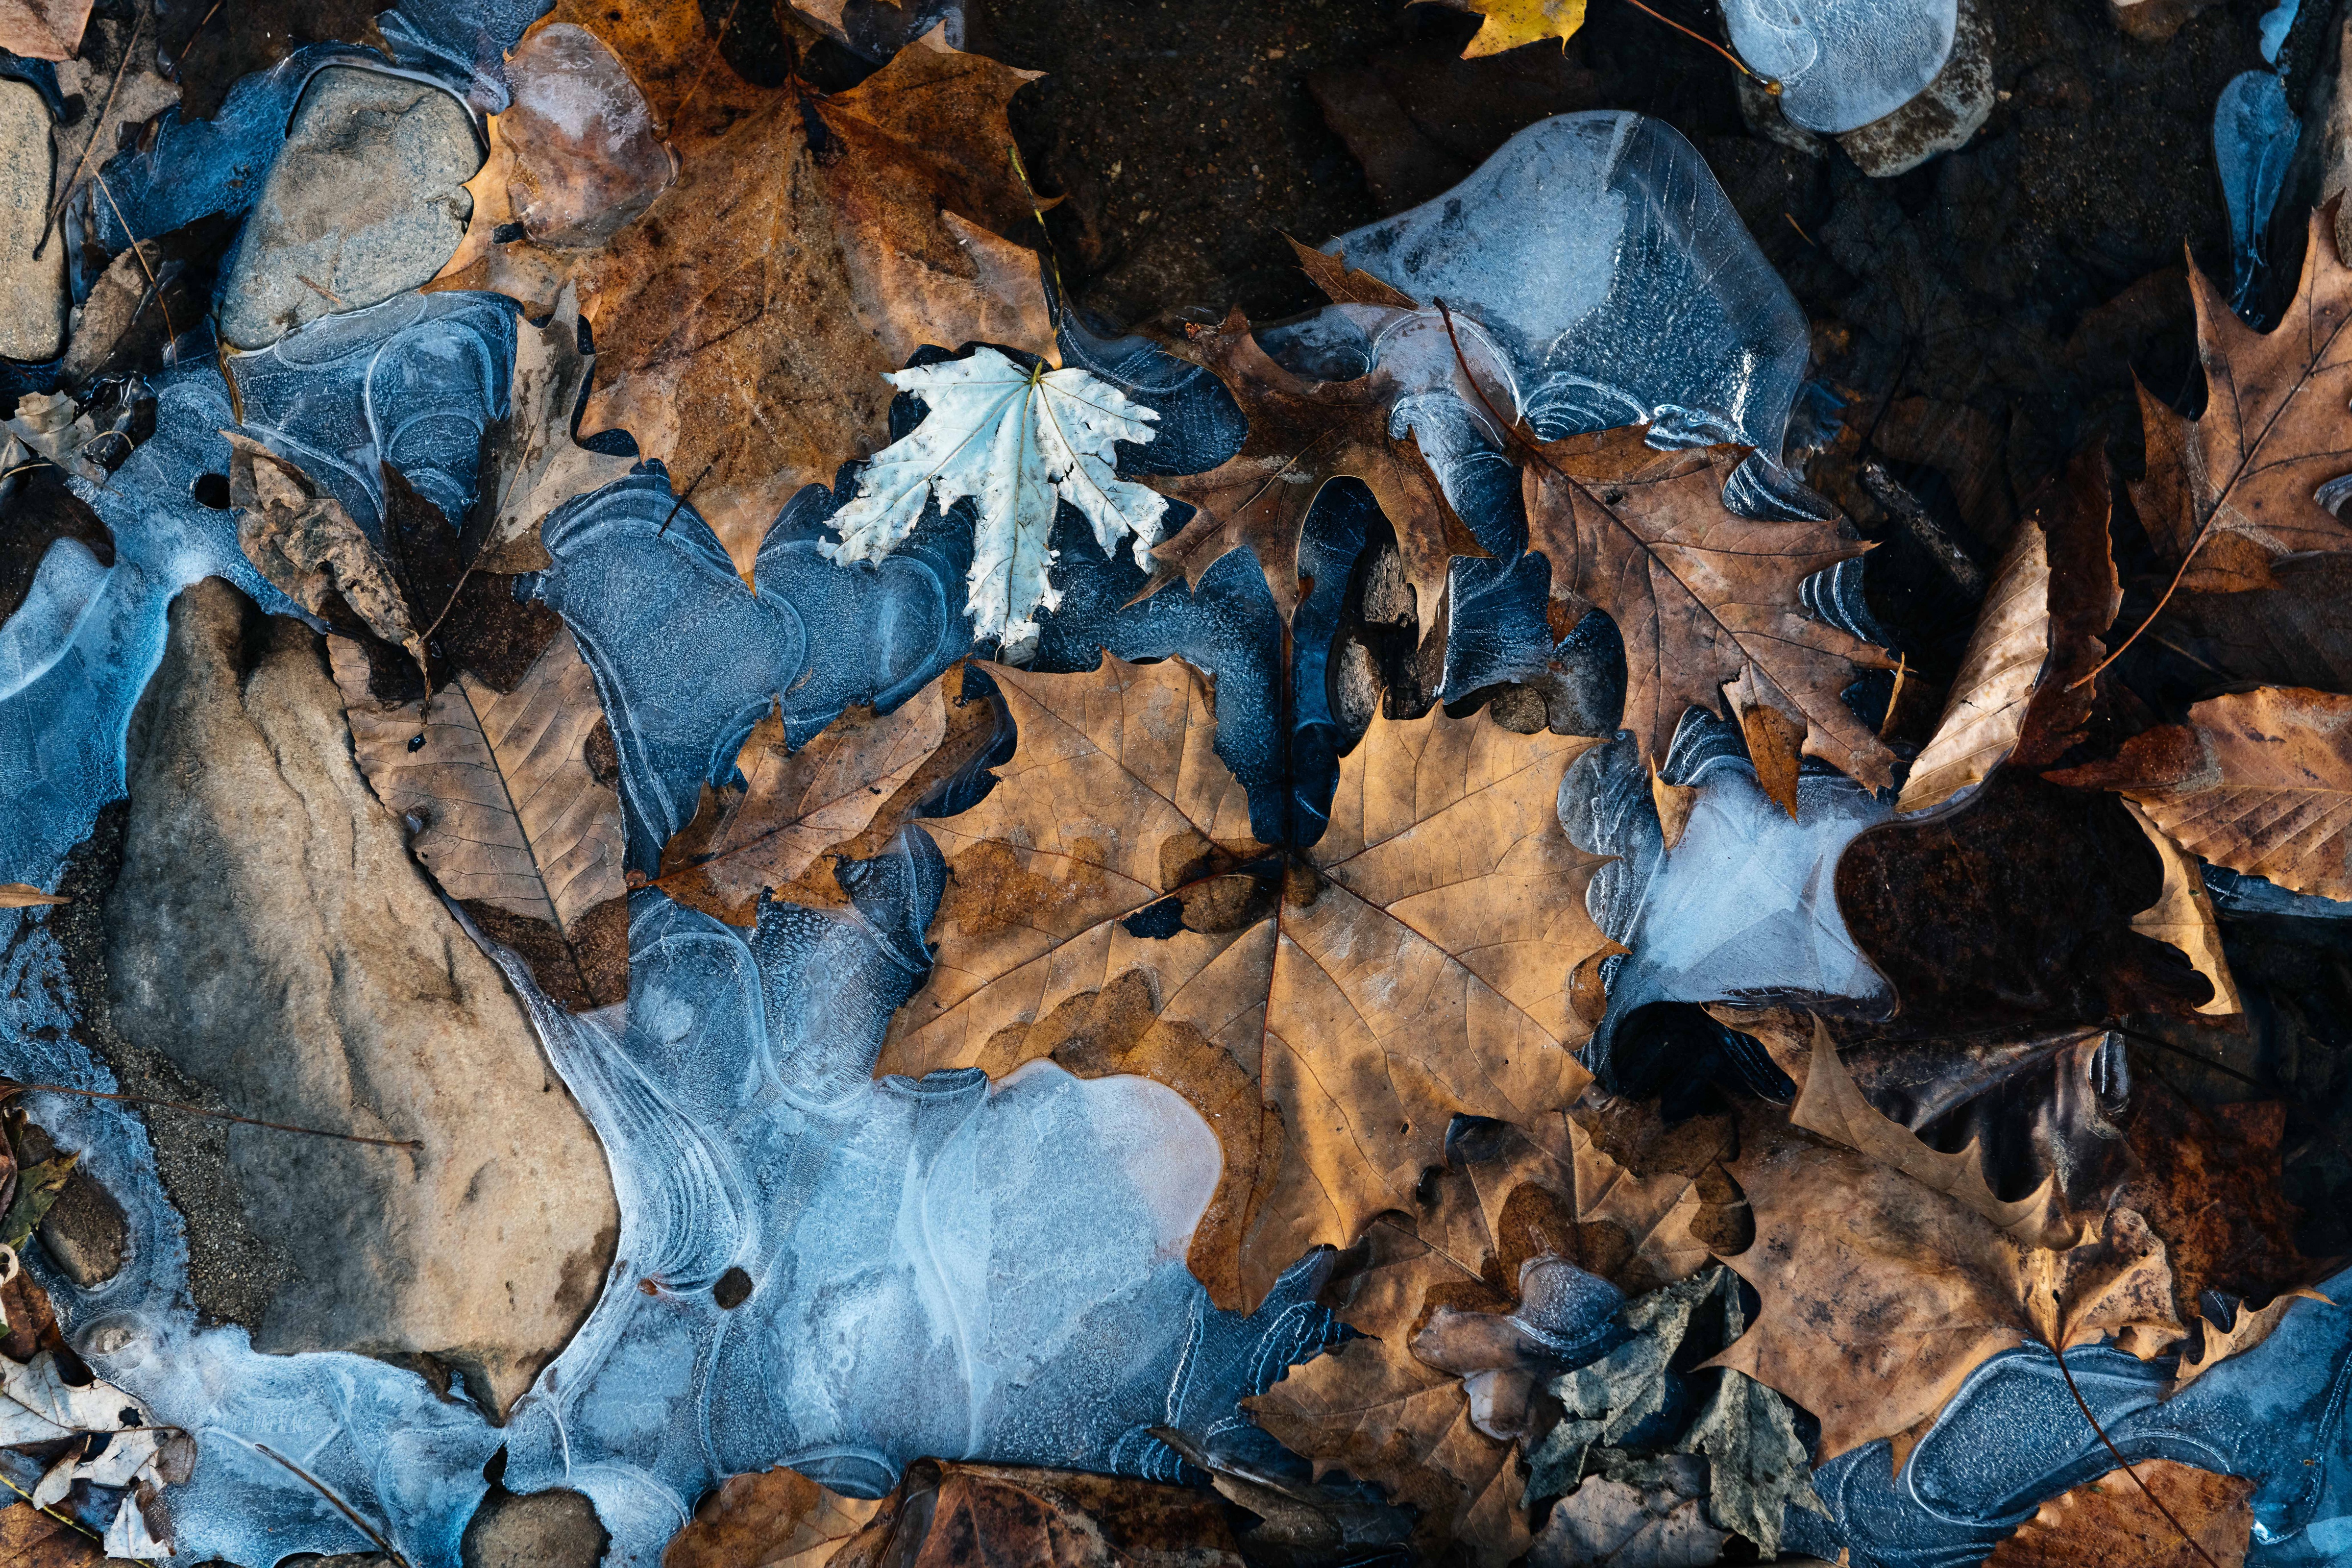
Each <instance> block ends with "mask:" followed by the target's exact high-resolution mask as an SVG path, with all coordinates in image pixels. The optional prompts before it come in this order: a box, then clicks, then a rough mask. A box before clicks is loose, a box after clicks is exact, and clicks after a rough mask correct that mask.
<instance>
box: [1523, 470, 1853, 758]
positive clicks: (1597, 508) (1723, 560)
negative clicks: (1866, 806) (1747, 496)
mask: <svg viewBox="0 0 2352 1568" xmlns="http://www.w3.org/2000/svg"><path fill="white" fill-rule="evenodd" d="M1740 455H1741V454H1740V449H1739V448H1738V447H1704V448H1697V449H1686V450H1682V451H1671V452H1662V451H1659V450H1657V449H1656V448H1654V447H1649V446H1647V445H1645V444H1644V443H1643V428H1642V427H1640V426H1629V427H1627V428H1624V429H1619V430H1604V431H1601V432H1599V433H1598V434H1594V435H1586V436H1570V437H1567V438H1566V439H1564V440H1559V441H1554V442H1551V443H1549V444H1548V445H1546V446H1544V447H1539V448H1538V449H1537V454H1536V458H1535V460H1533V461H1530V462H1529V463H1528V465H1527V467H1526V468H1525V470H1524V473H1523V479H1522V482H1523V483H1524V484H1525V486H1526V489H1527V500H1528V546H1529V548H1530V549H1534V550H1538V551H1541V552H1543V553H1544V554H1545V555H1546V556H1547V557H1549V560H1550V562H1551V574H1552V575H1551V597H1552V608H1551V615H1552V618H1553V623H1554V625H1555V626H1556V627H1557V628H1559V630H1561V631H1562V632H1565V630H1566V629H1567V628H1568V627H1569V626H1573V625H1574V624H1575V622H1576V621H1577V619H1578V618H1580V616H1582V615H1583V613H1584V611H1585V610H1586V609H1588V608H1591V609H1599V610H1601V611H1604V612H1605V613H1607V615H1608V616H1609V617H1610V619H1612V621H1614V622H1616V624H1617V630H1618V633H1619V635H1620V636H1621V637H1623V639H1624V643H1625V718H1624V723H1625V727H1626V728H1627V729H1629V730H1631V731H1633V734H1634V736H1635V737H1636V738H1637V739H1638V740H1639V741H1640V742H1641V744H1642V747H1643V753H1644V754H1645V755H1646V756H1648V757H1649V758H1650V759H1652V760H1653V761H1655V760H1657V759H1661V758H1663V757H1664V756H1665V754H1666V747H1667V745H1668V744H1669V742H1672V740H1673V738H1674V732H1675V726H1676V725H1678V724H1679V723H1680V722H1681V721H1682V716H1683V710H1685V708H1689V707H1694V706H1696V707H1702V708H1706V709H1708V710H1715V708H1716V705H1717V692H1718V691H1719V690H1720V689H1722V688H1723V687H1724V686H1725V685H1726V684H1727V683H1728V682H1731V681H1734V680H1738V679H1742V678H1743V676H1745V675H1747V673H1748V671H1749V670H1751V669H1752V670H1753V671H1754V672H1755V674H1754V681H1755V689H1756V690H1757V691H1758V692H1759V695H1760V696H1761V698H1762V699H1763V700H1767V701H1769V702H1770V703H1771V704H1772V705H1773V706H1775V707H1778V708H1779V709H1780V710H1781V712H1782V713H1784V714H1785V715H1787V717H1788V718H1789V719H1790V721H1793V722H1794V723H1796V724H1798V725H1801V726H1802V728H1803V731H1804V750H1805V752H1807V753H1808V754H1810V755H1812V756H1816V757H1820V758H1822V759H1823V760H1824V761H1826V762H1828V763H1831V764H1832V765H1833V766H1835V767H1837V768H1839V769H1841V770H1842V771H1843V772H1845V773H1849V774H1851V775H1853V777H1854V778H1856V779H1859V780H1861V781H1862V782H1863V783H1864V784H1869V785H1871V786H1872V787H1873V788H1884V787H1885V786H1886V785H1888V784H1892V783H1893V782H1894V779H1895V772H1894V769H1895V754H1894V752H1890V751H1888V750H1887V748H1886V746H1885V742H1881V741H1880V740H1879V738H1878V737H1877V735H1875V734H1874V733H1873V732H1872V731H1871V729H1870V726H1868V725H1867V724H1864V722H1863V721H1861V720H1860V719H1858V718H1856V717H1855V716H1854V713H1853V710H1852V709H1850V708H1848V707H1847V706H1846V705H1845V702H1844V700H1843V697H1842V696H1841V695H1840V693H1842V692H1843V690H1844V689H1845V688H1846V687H1847V686H1849V685H1850V684H1852V683H1853V679H1854V678H1855V674H1856V672H1857V670H1859V669H1860V668H1892V666H1893V660H1891V659H1889V658H1887V657H1886V655H1885V653H1884V652H1883V651H1881V650H1880V649H1878V648H1874V647H1871V646H1870V645H1869V644H1868V643H1865V642H1864V641H1862V640H1861V639H1860V638H1858V637H1850V636H1848V635H1847V634H1846V633H1844V632H1842V631H1839V630H1838V629H1837V628H1835V627H1834V626H1829V625H1827V624H1825V623H1823V622H1821V621H1817V620H1814V619H1813V618H1811V616H1807V615H1805V614H1804V613H1803V612H1801V610H1799V609H1798V608H1797V607H1796V606H1797V590H1798V585H1799V584H1801V583H1802V582H1803V581H1804V579H1805V578H1807V577H1809V576H1811V574H1814V573H1815V572H1818V571H1820V570H1821V569H1822V568H1823V567H1825V566H1830V565H1833V564H1834V563H1837V562H1840V561H1844V560H1847V559H1850V558H1851V557H1853V556H1855V555H1859V554H1861V553H1862V552H1864V550H1866V549H1867V548H1869V547H1868V546H1867V545H1864V544H1858V543H1848V542H1845V541H1843V540H1841V539H1840V538H1838V536H1837V530H1836V529H1835V527H1834V526H1833V525H1832V524H1830V523H1826V522H1759V521H1753V520H1751V519H1748V518H1744V517H1740V516H1738V514H1736V513H1734V512H1732V511H1730V510H1727V509H1726V508H1725V506H1724V504H1723V494H1722V491H1723V481H1724V478H1725V476H1726V475H1727V473H1728V472H1729V470H1730V468H1732V466H1733V465H1734V464H1735V463H1737V462H1738V460H1739V458H1740Z"/></svg>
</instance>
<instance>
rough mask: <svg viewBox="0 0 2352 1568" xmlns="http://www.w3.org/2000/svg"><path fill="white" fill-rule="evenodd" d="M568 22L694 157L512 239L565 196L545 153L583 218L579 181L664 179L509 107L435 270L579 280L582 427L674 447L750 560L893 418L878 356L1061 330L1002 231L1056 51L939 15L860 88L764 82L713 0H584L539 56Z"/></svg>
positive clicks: (701, 498) (521, 290) (893, 362)
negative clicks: (977, 34) (735, 50)
mask: <svg viewBox="0 0 2352 1568" xmlns="http://www.w3.org/2000/svg"><path fill="white" fill-rule="evenodd" d="M558 26H563V27H570V28H572V29H575V30H576V31H579V32H583V33H586V34H589V35H593V37H594V38H595V39H597V40H600V41H601V43H602V44H603V45H604V47H606V48H608V49H609V50H610V52H611V54H612V55H613V56H614V58H616V60H617V62H618V64H619V65H621V66H623V67H625V78H624V79H621V81H620V82H619V85H620V86H628V85H630V84H631V83H633V84H634V88H635V89H636V90H637V91H639V92H640V93H641V95H642V98H643V100H644V102H645V104H646V112H647V114H648V115H649V117H650V121H651V123H652V124H653V125H655V126H656V127H657V128H659V130H660V132H661V134H662V135H663V136H664V137H665V138H666V140H667V143H668V145H669V148H670V150H671V152H672V153H674V154H675V156H676V158H677V178H676V179H675V180H674V181H673V182H671V183H669V184H667V187H666V188H662V189H660V190H659V191H658V193H657V194H653V195H650V197H649V199H647V200H646V205H645V207H644V210H643V212H642V213H641V214H640V215H639V216H636V217H635V219H634V220H633V221H631V222H629V223H627V224H626V225H625V226H623V227H621V228H620V229H619V230H618V231H617V232H615V233H614V234H613V235H612V236H611V237H609V238H606V239H604V241H603V242H602V243H601V244H598V245H596V246H594V247H593V248H589V249H585V250H575V251H567V250H563V249H561V248H558V247H552V246H540V245H537V244H535V243H534V242H533V241H531V240H530V239H529V238H527V237H526V238H522V239H516V240H511V241H508V242H505V243H499V241H498V240H497V239H496V236H497V235H499V233H501V232H509V231H508V230H506V229H505V228H503V226H505V225H507V224H509V223H512V222H514V221H516V220H517V217H518V215H519V214H520V213H522V212H524V211H528V210H530V203H531V201H532V200H534V199H544V198H545V197H546V193H547V192H548V190H549V189H550V188H551V182H550V178H549V176H548V175H546V174H545V173H544V171H545V170H550V169H560V170H562V171H563V178H562V181H560V182H556V184H557V185H558V186H560V191H559V194H562V195H564V196H565V198H566V199H564V200H562V201H560V202H556V203H555V204H554V207H555V209H557V210H560V211H561V213H562V217H561V219H560V221H559V222H558V223H557V227H558V229H559V230H561V231H562V232H564V233H567V234H571V233H576V232H581V231H582V226H583V224H586V225H588V226H589V229H590V230H592V231H593V223H592V222H591V221H590V220H592V219H593V216H594V215H593V214H589V213H585V212H584V211H583V210H582V208H581V204H580V203H579V201H577V200H576V199H572V197H573V195H575V194H576V192H577V191H578V190H580V189H594V190H598V191H604V192H606V193H607V194H608V195H610V198H611V199H613V200H615V201H626V202H634V201H635V200H636V199H638V198H639V197H640V196H644V195H646V185H647V184H650V183H651V182H650V179H649V178H644V177H637V178H622V177H615V178H614V179H613V180H611V181H609V182H604V183H600V182H598V181H596V180H594V179H593V178H591V177H590V176H589V175H588V174H585V173H583V172H582V171H581V170H580V169H579V167H578V164H579V159H578V157H577V156H576V155H574V154H575V153H576V149H572V148H569V147H563V148H556V147H551V146H547V145H544V144H543V143H544V142H546V140H547V138H548V137H549V136H550V135H551V132H549V131H548V130H547V129H546V128H545V127H544V126H542V125H541V122H540V121H541V120H542V119H544V117H539V118H536V119H535V118H533V117H531V116H530V115H528V114H526V113H525V112H524V111H523V110H520V109H518V110H509V112H508V113H507V114H504V115H500V116H499V117H498V119H496V120H494V121H492V122H491V141H492V149H491V156H490V160H489V162H488V163H487V164H486V165H485V166H484V169H483V172H482V173H481V174H478V175H477V176H476V178H475V179H474V181H472V182H471V183H470V184H468V185H467V189H468V190H470V191H472V192H473V193H474V195H475V212H474V216H473V220H472V222H471V224H470V225H469V226H468V229H467V237H466V241H465V243H464V244H463V245H462V246H461V247H460V248H459V250H458V252H457V256H456V258H453V259H452V261H451V262H450V264H449V266H448V267H447V268H445V269H444V270H443V273H442V275H441V277H440V278H439V279H437V280H436V286H437V287H442V288H488V289H496V290H498V291H500V292H503V293H507V294H510V295H512V296H513V297H515V298H517V299H520V300H524V301H525V302H526V303H527V304H530V305H531V306H533V307H534V309H537V308H542V307H544V306H545V305H547V304H548V303H551V301H552V300H553V299H554V296H555V291H556V289H558V288H559V287H560V285H561V283H562V280H563V279H566V278H569V279H572V280H573V281H574V282H576V284H577V285H578V288H579V290H580V300H581V314H582V316H583V318H584V319H585V320H586V321H588V322H589V324H590V326H591V327H592V328H593V331H594V335H595V342H596V351H597V360H596V370H595V383H596V389H595V391H594V393H593V395H592V396H591V398H590V401H589V404H588V406H587V409H586V410H585V412H584V414H583V418H582V421H581V429H582V432H583V434H593V432H595V431H596V430H599V429H603V428H608V427H618V428H622V429H625V430H627V431H628V432H629V433H630V435H632V436H633V437H635V439H636V442H637V445H638V447H639V449H640V450H641V451H642V452H643V453H644V454H645V455H646V456H647V457H650V458H661V459H662V460H663V461H664V462H666V463H667V465H668V466H669V468H670V470H671V472H672V473H673V474H674V475H676V476H677V477H678V479H679V481H680V482H681V483H683V484H686V485H688V487H689V488H691V489H693V491H694V496H695V503H696V506H697V507H698V510H701V511H702V513H703V514H704V516H705V517H706V518H707V519H708V520H709V522H710V525H711V527H712V529H713V530H714V531H716V532H717V533H718V535H719V539H720V541H721V542H723V543H724V544H725V545H726V546H727V548H728V550H729V552H730V554H732V555H733V557H734V558H735V561H736V563H737V564H738V565H739V566H740V567H742V568H744V569H745V570H746V571H747V572H748V570H749V568H750V564H751V556H752V553H753V552H754V551H755V550H756V549H757V547H758V544H759V541H760V539H761V535H762V534H763V533H764V532H765V531H766V529H767V526H768V524H769V522H770V521H772V519H773V518H774V517H775V515H776V512H777V510H778V509H779V508H780V507H781V506H782V503H783V502H784V500H787V499H788V498H789V497H790V496H791V495H792V494H793V491H795V490H797V489H800V488H801V487H802V486H803V485H804V484H809V483H812V482H816V483H824V484H830V483H831V482H832V480H833V478H834V475H835V469H836V468H837V467H838V466H839V464H840V463H842V462H843V461H844V460H845V459H847V458H854V457H859V456H863V455H866V454H868V453H870V452H872V451H874V450H876V449H877V448H878V447H881V446H882V445H883V444H884V443H885V441H886V440H887V419H886V416H887V409H888V406H889V401H890V389H889V386H888V385H887V383H885V382H884V381H883V380H882V379H881V377H882V375H883V374H884V373H886V372H888V371H894V370H897V369H898V368H900V367H901V366H902V365H904V364H905V363H906V362H907V360H908V357H909V356H910V355H911V354H912V353H914V351H915V350H916V349H918V348H920V347H922V346H924V345H926V344H936V345H938V346H940V347H943V348H950V349H952V348H955V347H957V346H959V345H961V344H962V343H964V342H998V343H1004V344H1007V345H1010V346H1012V347H1014V348H1019V349H1024V350H1027V351H1030V352H1033V353H1039V354H1044V355H1047V356H1049V357H1050V356H1051V355H1052V353H1053V352H1054V328H1053V322H1052V320H1051V318H1050V315H1049V313H1048V311H1047V309H1046V305H1045V289H1044V282H1043V279H1042V277H1041V275H1040V273H1039V270H1038V264H1037V258H1036V256H1035V254H1034V252H1032V251H1030V250H1028V249H1026V248H1024V247H1022V246H1019V245H1017V244H1014V243H1013V241H1011V240H1008V239H1005V238H1003V237H1002V235H1003V232H1004V231H1006V230H1008V229H1010V228H1012V227H1013V226H1014V225H1016V224H1021V223H1027V222H1032V221H1034V216H1033V215H1034V210H1035V209H1034V203H1033V202H1032V201H1031V199H1030V197H1029V195H1028V194H1027V191H1026V189H1025V187H1024V185H1023V184H1022V183H1021V182H1020V180H1019V179H1018V178H1017V176H1016V175H1015V174H1014V172H1013V168H1012V165H1011V163H1010V161H1009V158H1008V156H1007V152H1006V150H1007V149H1008V148H1009V147H1010V146H1011V145H1012V132H1011V130H1010V127H1009V125H1008V124H1007V122H1006V120H1005V105H1006V104H1007V103H1008V102H1009V101H1010V100H1011V99H1012V97H1013V94H1014V93H1015V92H1017V91H1018V90H1020V89H1021V88H1022V87H1023V86H1024V85H1025V84H1026V83H1028V82H1029V81H1031V80H1034V79H1035V77H1036V74H1037V73H1035V72H1034V71H1023V70H1016V69H1014V68H1011V67H1008V66H1003V65H999V64H997V63H996V62H995V61H993V60H990V59H987V58H983V57H982V56H979V55H969V54H965V53H962V52H961V51H960V50H957V49H954V48H951V47H949V46H948V45H947V43H946V42H945V41H944V38H943V36H942V35H941V34H940V32H939V31H938V30H937V29H934V30H933V31H932V32H931V33H929V34H928V35H926V36H925V37H922V38H920V39H918V40H917V41H916V42H914V43H912V44H909V45H908V46H907V47H905V48H903V49H901V50H900V51H899V52H898V55H897V56H895V57H894V58H892V59H891V61H890V62H889V63H888V64H887V65H886V66H884V67H883V68H882V69H881V70H879V71H877V72H876V73H875V74H874V75H873V76H871V77H869V78H867V79H866V80H865V81H863V82H861V83H859V84H858V85H857V86H856V87H855V88H852V89H849V90H848V91H846V92H841V93H831V94H828V93H824V92H819V91H817V90H816V89H814V88H811V87H809V86H808V85H807V84H805V83H803V82H801V81H798V80H796V79H795V80H791V81H787V82H786V83H785V84H784V85H782V87H778V88H772V89H770V88H759V87H754V86H752V85H751V84H750V83H748V82H745V81H744V80H742V79H740V78H739V77H737V76H736V75H735V74H734V72H733V71H732V70H731V69H730V68H729V67H728V65H727V64H726V62H725V60H724V59H723V58H719V50H718V46H717V42H716V40H715V38H714V37H712V36H711V34H710V33H709V30H708V27H707V24H706V22H705V19H704V16H703V14H702V11H701V9H700V7H699V6H698V5H696V4H695V3H694V0H660V3H658V4H652V5H636V6H629V7H618V8H615V7H608V6H604V5H596V4H590V3H589V0H565V3H564V4H562V5H558V6H557V7H556V9H555V10H554V11H553V12H551V14H550V15H549V16H548V17H546V18H545V19H543V20H542V21H541V23H539V24H538V25H537V30H536V31H534V33H533V34H532V35H531V36H530V37H527V38H526V39H525V40H524V44H523V46H522V47H521V48H519V49H518V51H517V54H518V57H519V58H520V57H523V56H525V55H526V54H527V53H529V52H530V51H531V50H532V48H533V46H534V43H535V41H536V40H537V39H538V38H539V37H540V36H541V33H542V32H544V31H546V30H549V29H552V28H555V27H558ZM527 97H528V94H527V92H523V91H520V90H519V92H518V99H519V101H520V100H523V99H526V98H527ZM534 136H536V137H538V138H539V139H540V140H539V141H538V142H534V141H533V140H532V137H534ZM634 166H635V165H634V164H633V165H632V167H634ZM534 169H538V170H541V171H542V173H541V174H531V171H532V170H534ZM519 197H520V199H518V198H519Z"/></svg>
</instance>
